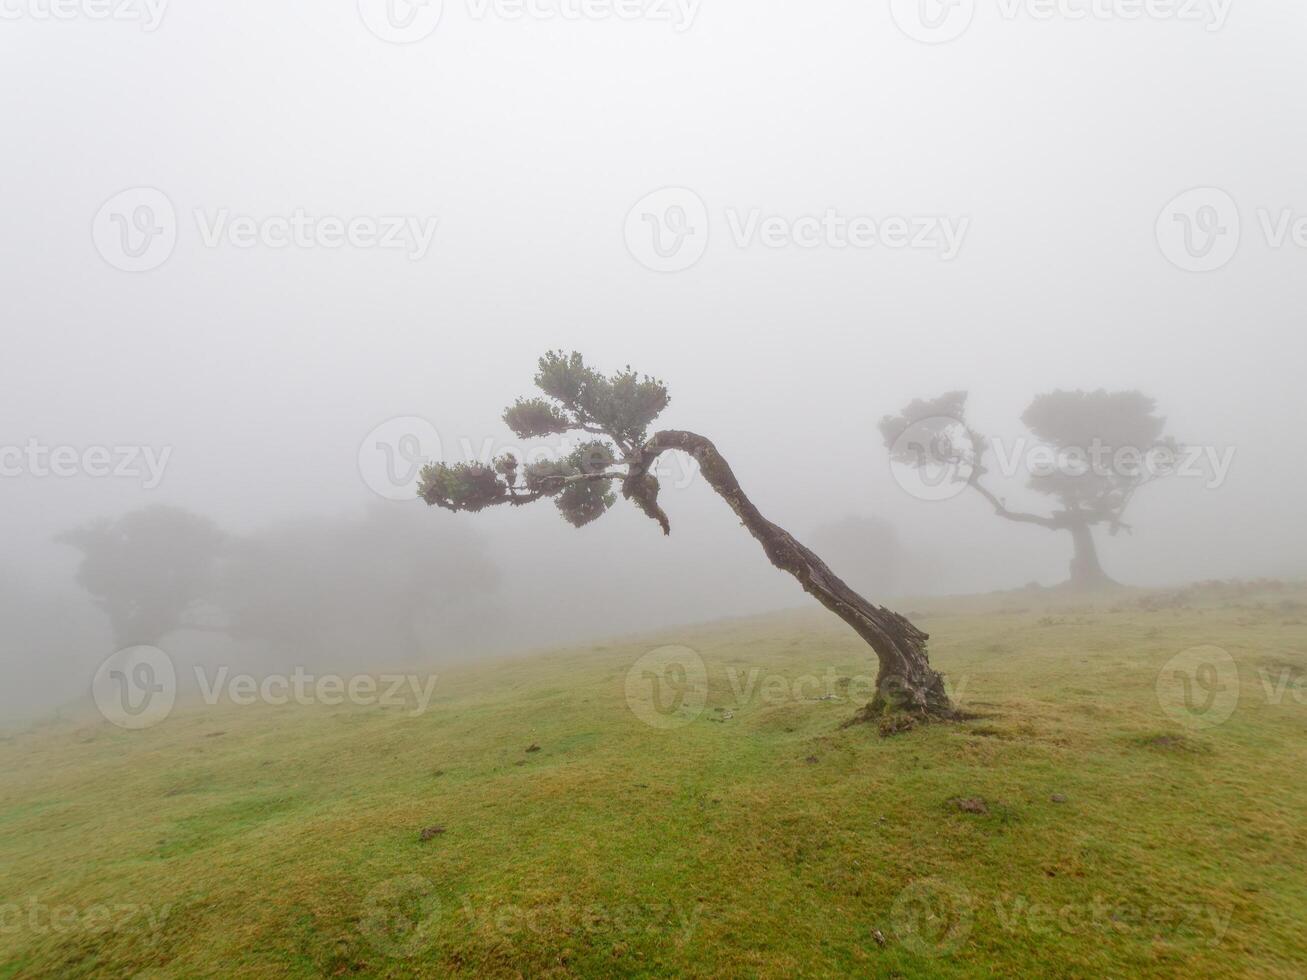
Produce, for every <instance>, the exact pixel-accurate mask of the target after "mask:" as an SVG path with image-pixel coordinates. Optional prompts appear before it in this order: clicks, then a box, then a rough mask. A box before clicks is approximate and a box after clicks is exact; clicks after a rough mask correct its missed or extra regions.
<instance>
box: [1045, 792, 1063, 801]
mask: <svg viewBox="0 0 1307 980" xmlns="http://www.w3.org/2000/svg"><path fill="white" fill-rule="evenodd" d="M1049 799H1050V800H1052V801H1053V802H1054V803H1065V802H1066V797H1065V796H1063V795H1062V794H1061V793H1054V794H1053V795H1052V796H1050V797H1049Z"/></svg>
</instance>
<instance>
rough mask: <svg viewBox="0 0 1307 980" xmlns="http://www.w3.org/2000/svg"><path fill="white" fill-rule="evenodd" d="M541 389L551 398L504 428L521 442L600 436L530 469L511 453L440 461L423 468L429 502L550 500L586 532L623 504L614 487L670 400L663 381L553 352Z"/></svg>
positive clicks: (470, 504)
mask: <svg viewBox="0 0 1307 980" xmlns="http://www.w3.org/2000/svg"><path fill="white" fill-rule="evenodd" d="M535 384H536V387H538V388H539V389H540V390H541V391H542V392H543V393H544V395H545V396H546V397H543V398H541V397H532V398H519V399H517V401H515V402H514V403H513V404H512V405H511V406H509V408H508V409H507V410H506V411H505V412H504V422H505V424H507V426H508V427H509V429H511V430H512V432H513V434H514V435H516V436H518V437H519V438H521V439H538V438H542V437H546V436H551V435H565V434H567V433H569V432H585V433H589V434H591V435H592V436H594V438H592V439H590V440H588V441H586V442H584V443H582V444H581V445H579V446H578V447H577V448H576V449H575V450H573V451H572V452H571V453H569V454H568V455H567V456H566V457H565V458H563V459H559V460H548V461H541V462H534V463H529V464H527V465H525V466H523V465H522V464H521V463H520V462H519V460H518V459H517V458H516V457H515V456H514V455H513V454H511V453H507V454H505V455H503V456H500V457H498V458H497V459H495V460H494V462H493V463H492V464H491V465H489V466H485V465H481V464H477V463H444V462H436V463H431V464H428V465H427V466H426V467H424V468H423V470H422V473H421V476H420V479H419V485H418V493H419V495H420V496H421V498H422V499H423V500H424V501H426V502H427V503H428V504H430V505H432V506H436V507H443V508H445V509H447V510H454V511H469V512H476V511H479V510H484V509H485V508H486V507H491V506H495V505H498V504H505V503H508V504H526V503H532V502H534V501H536V500H539V499H541V498H544V497H550V498H552V499H553V500H554V503H555V505H556V506H557V507H558V510H559V513H561V514H562V515H563V518H564V519H565V520H566V521H568V523H570V524H572V525H573V526H575V527H582V526H584V525H586V524H589V523H590V522H591V521H594V520H596V519H597V518H599V517H601V516H603V514H605V513H606V512H607V511H608V508H609V507H611V506H612V505H613V504H614V503H615V502H616V499H617V497H616V494H614V492H613V489H612V484H613V483H614V482H615V481H618V480H621V479H623V478H624V477H625V475H626V473H625V471H624V470H622V469H620V468H618V469H614V467H625V466H628V465H629V463H630V460H631V457H632V456H633V455H634V454H635V453H636V452H637V451H638V449H639V448H640V446H641V445H643V443H644V442H645V440H646V439H647V438H648V435H649V426H650V425H651V424H652V423H653V421H654V419H656V418H657V417H658V415H659V414H661V412H662V411H663V409H665V408H666V407H667V405H668V402H669V401H670V396H669V395H668V393H667V387H666V385H664V384H663V383H662V382H661V381H658V380H657V379H654V378H650V377H648V376H647V375H640V374H637V373H636V372H635V371H633V370H632V369H631V368H630V367H629V366H628V367H626V368H624V369H623V370H621V371H618V372H616V373H615V374H612V375H604V374H602V373H600V372H599V371H597V370H595V369H594V368H592V367H589V366H588V365H587V364H586V363H585V360H584V359H583V358H582V357H581V355H580V354H578V353H576V352H572V353H571V354H565V353H563V352H562V351H550V352H549V353H547V354H545V355H544V356H543V357H541V358H540V361H539V364H538V369H537V372H536V377H535Z"/></svg>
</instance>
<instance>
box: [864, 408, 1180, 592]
mask: <svg viewBox="0 0 1307 980" xmlns="http://www.w3.org/2000/svg"><path fill="white" fill-rule="evenodd" d="M966 402H967V393H966V392H965V391H951V392H948V393H946V394H944V395H941V396H940V397H938V398H935V399H933V400H929V401H924V400H921V399H918V400H916V401H913V402H912V403H911V404H910V405H908V406H907V407H906V408H905V409H904V410H903V412H902V413H901V414H899V415H890V416H886V417H885V418H884V419H882V420H881V423H880V431H881V435H882V436H884V438H885V445H886V446H887V447H888V448H889V450H890V457H891V458H892V459H893V460H895V461H896V462H899V463H902V464H905V465H908V466H914V467H917V468H919V469H926V468H928V467H931V468H936V469H937V470H942V471H943V472H946V473H947V474H948V479H951V480H954V481H957V482H959V483H965V484H966V487H967V488H970V489H972V490H974V491H975V492H976V493H978V494H980V495H981V496H982V497H983V498H984V499H985V500H986V501H988V503H989V504H990V505H991V506H992V507H993V508H994V512H995V513H996V514H997V515H998V516H999V517H1002V518H1004V519H1005V520H1009V521H1016V522H1018V523H1021V524H1033V525H1036V526H1038V527H1043V528H1047V529H1049V530H1050V531H1066V532H1068V533H1069V534H1070V535H1071V540H1072V543H1073V546H1074V549H1075V551H1074V554H1073V557H1072V559H1071V568H1070V580H1069V582H1068V585H1070V586H1072V587H1074V588H1083V589H1091V588H1097V587H1101V586H1104V585H1110V584H1113V583H1112V580H1111V579H1110V578H1109V577H1108V575H1107V573H1106V572H1104V571H1103V566H1102V565H1101V564H1100V562H1099V560H1098V548H1097V546H1096V545H1095V543H1094V534H1093V529H1094V528H1095V527H1096V526H1098V525H1105V526H1106V527H1107V529H1108V532H1109V533H1111V534H1113V535H1115V534H1117V533H1118V532H1120V531H1122V530H1125V531H1130V530H1131V528H1130V525H1128V524H1126V523H1125V521H1124V520H1123V516H1124V514H1125V511H1126V508H1127V507H1129V505H1130V502H1131V501H1132V500H1133V499H1134V496H1135V494H1136V493H1138V492H1139V490H1140V488H1142V487H1144V486H1145V485H1147V484H1148V483H1151V482H1153V481H1155V480H1157V479H1160V478H1161V477H1163V476H1168V475H1170V473H1171V472H1173V470H1174V463H1175V457H1176V455H1177V454H1178V453H1179V451H1180V447H1179V445H1178V444H1177V443H1176V441H1175V440H1174V439H1173V438H1171V437H1169V436H1164V435H1163V434H1162V433H1163V429H1164V428H1165V426H1166V419H1165V418H1163V417H1160V416H1158V415H1157V414H1156V402H1155V401H1154V400H1153V399H1152V398H1149V397H1147V396H1146V395H1144V394H1142V393H1141V392H1138V391H1112V392H1109V391H1104V390H1102V389H1099V390H1097V391H1052V392H1049V393H1047V394H1043V395H1039V396H1037V397H1036V398H1035V399H1034V400H1033V401H1032V402H1031V403H1030V405H1029V407H1028V408H1027V409H1026V410H1025V412H1024V413H1023V414H1022V416H1021V421H1022V422H1024V423H1025V425H1026V427H1027V428H1028V429H1029V430H1030V431H1031V433H1033V435H1034V436H1035V439H1036V440H1037V444H1036V446H1035V447H1033V448H1031V447H1023V446H1022V445H1021V444H1020V443H1018V444H1015V445H1013V446H1011V447H1008V451H1009V453H1011V454H1012V455H1011V457H1010V459H1011V460H1012V461H1013V462H1016V463H1019V464H1021V465H1024V466H1025V467H1026V468H1027V470H1028V472H1029V481H1028V483H1027V486H1029V487H1030V489H1032V490H1034V491H1036V492H1037V493H1040V494H1043V495H1045V496H1048V497H1052V498H1053V499H1054V500H1056V501H1057V503H1058V507H1057V508H1056V509H1053V510H1052V511H1051V512H1050V513H1048V514H1046V515H1045V514H1031V513H1026V512H1023V511H1016V510H1012V509H1010V508H1009V507H1008V506H1007V503H1006V502H1005V501H1004V500H1003V498H1001V497H999V496H998V495H997V494H995V493H994V492H993V490H992V489H991V488H990V487H988V486H986V485H985V478H986V476H988V475H989V473H990V472H991V470H990V465H989V459H990V449H991V448H992V447H991V442H990V440H989V439H987V438H986V437H985V436H983V435H981V434H980V433H978V432H976V431H975V430H974V429H972V428H971V427H970V426H968V425H967V422H966V417H965V409H966Z"/></svg>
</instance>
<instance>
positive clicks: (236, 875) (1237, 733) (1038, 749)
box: [0, 589, 1307, 977]
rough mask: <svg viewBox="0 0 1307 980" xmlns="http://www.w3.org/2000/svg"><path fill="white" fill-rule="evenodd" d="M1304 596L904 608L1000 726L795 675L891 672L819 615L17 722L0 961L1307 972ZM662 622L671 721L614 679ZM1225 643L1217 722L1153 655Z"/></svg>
mask: <svg viewBox="0 0 1307 980" xmlns="http://www.w3.org/2000/svg"><path fill="white" fill-rule="evenodd" d="M1304 598H1305V596H1304V593H1303V592H1302V591H1300V590H1296V589H1287V590H1286V589H1280V590H1276V591H1272V592H1265V593H1259V592H1256V591H1251V590H1232V591H1231V590H1227V591H1222V590H1208V591H1207V592H1202V591H1199V592H1197V593H1190V594H1185V595H1183V596H1181V597H1179V598H1178V599H1176V598H1172V597H1167V596H1162V597H1145V598H1144V599H1142V600H1141V599H1140V598H1138V597H1135V596H1132V595H1129V594H1126V595H1121V596H1116V597H1109V598H1104V599H1101V600H1098V601H1096V602H1092V601H1088V600H1084V601H1078V600H1077V601H1073V600H1071V599H1060V600H1059V599H1058V598H1057V597H1056V596H1052V597H1050V596H1048V595H1041V594H1038V593H1031V594H1009V595H1006V596H1001V597H991V598H988V599H970V600H965V601H964V600H957V601H951V602H950V601H943V600H940V601H935V602H932V603H925V602H922V603H917V604H912V605H909V606H906V607H904V611H905V612H909V613H910V614H912V615H913V618H914V619H915V620H916V621H918V622H919V623H920V624H921V625H922V626H923V628H925V629H927V630H928V631H929V632H930V633H931V634H932V642H931V656H932V662H933V663H934V665H935V666H936V667H937V668H939V669H940V670H942V671H944V672H945V673H946V674H947V676H948V679H949V682H950V687H951V689H952V690H953V692H954V694H955V695H956V697H957V700H958V702H959V703H960V705H961V706H962V707H963V708H964V709H966V710H968V711H971V712H974V713H976V714H978V715H981V716H982V717H979V718H976V719H974V720H971V721H967V722H962V723H956V724H942V725H928V726H924V727H917V728H914V729H912V730H910V731H907V732H904V733H901V734H898V735H895V736H893V737H889V738H883V737H880V735H879V734H878V733H877V732H876V731H875V730H874V728H872V727H871V726H857V727H853V728H847V729H841V727H840V724H841V722H842V721H844V720H845V719H847V718H848V717H849V716H850V715H851V714H852V713H853V711H854V710H855V709H856V707H857V704H855V703H852V702H851V701H850V700H848V699H847V698H842V696H841V695H840V692H841V691H844V690H845V685H844V684H843V682H842V681H838V680H837V682H836V692H835V693H836V695H837V696H836V697H835V698H828V699H821V698H822V696H823V695H824V694H826V693H829V692H828V691H827V690H826V688H825V687H824V686H823V685H824V683H825V682H824V681H823V682H822V683H821V684H818V685H814V683H813V681H812V680H811V679H809V680H802V679H803V678H805V677H807V678H816V679H817V680H819V681H820V680H821V679H822V678H824V677H830V676H834V677H836V678H846V677H854V676H856V675H866V674H867V673H869V672H870V671H871V670H872V665H871V663H870V661H869V657H868V654H867V651H866V650H865V648H863V647H862V646H861V644H860V642H859V641H858V639H857V638H856V636H854V635H853V634H852V633H851V632H849V631H847V630H846V629H844V628H843V627H842V625H841V624H840V623H838V622H837V621H835V620H834V619H832V618H830V617H829V616H826V615H824V614H822V613H821V612H819V611H814V612H811V613H809V612H803V613H794V614H784V615H777V616H771V617H764V618H759V619H752V620H740V621H733V622H728V623H719V624H714V625H710V626H704V627H698V628H693V629H676V630H669V631H668V632H667V633H666V634H664V635H661V636H657V637H646V638H639V639H634V640H627V641H622V642H619V643H612V644H609V645H606V646H597V647H593V648H587V649H581V650H571V651H561V652H554V653H549V654H544V655H541V656H538V657H532V658H528V659H521V660H514V661H505V662H497V663H492V664H481V665H476V666H466V667H458V668H451V669H438V670H437V673H438V674H439V682H438V685H437V689H436V690H437V694H436V697H435V699H434V700H433V702H432V703H431V705H430V707H429V709H428V710H427V711H426V712H425V713H423V714H421V715H420V716H417V717H412V716H411V714H410V712H409V711H408V710H406V709H400V708H377V707H373V708H363V707H347V706H341V707H323V706H290V707H271V706H266V705H263V706H256V707H234V706H218V707H212V708H210V707H200V708H191V707H186V708H179V710H178V711H176V712H175V713H174V714H173V716H172V717H170V718H168V719H167V720H166V721H165V722H163V723H162V724H160V725H158V726H157V727H155V728H151V729H149V730H147V731H143V732H126V731H121V730H119V729H116V728H114V727H112V726H110V725H108V724H107V723H105V722H103V721H99V722H92V721H89V720H86V719H81V720H71V719H68V718H67V717H65V720H60V721H54V722H51V723H48V724H45V725H42V726H38V727H36V728H32V729H29V730H26V731H22V732H17V733H13V734H11V735H9V736H6V737H4V738H3V740H0V977H18V976H24V977H25V976H44V975H48V976H61V977H78V976H134V975H143V976H161V977H162V976H176V977H199V976H233V975H242V976H280V975H292V976H321V975H351V974H353V975H363V976H394V977H404V976H430V975H442V974H446V973H452V974H466V975H469V976H473V975H474V976H486V975H491V976H515V975H526V976H540V975H555V974H556V975H563V974H580V975H628V974H645V975H667V976H672V975H685V974H689V975H701V976H709V975H712V976H775V977H781V976H786V977H788V976H834V975H842V974H857V975H863V976H885V977H890V976H902V977H951V976H958V977H962V976H1032V975H1039V976H1050V977H1063V976H1065V977H1105V976H1181V975H1183V976H1205V977H1219V976H1250V977H1251V976H1257V977H1300V976H1303V975H1304V973H1307V935H1305V932H1307V930H1305V927H1304V923H1307V816H1304V814H1307V785H1305V784H1307V778H1305V776H1304V774H1305V773H1307V705H1304V704H1303V703H1302V701H1303V700H1307V699H1304V694H1303V692H1304V689H1305V688H1307V681H1304V672H1305V671H1307V626H1304V625H1303V622H1302V618H1305V617H1302V614H1301V612H1300V610H1301V608H1302V605H1303V600H1304ZM660 644H683V645H686V646H688V647H691V648H693V649H694V650H695V651H697V653H698V654H699V655H700V656H702V658H703V661H704V662H705V664H706V667H707V681H708V683H707V700H706V703H704V704H703V706H702V711H697V710H694V708H695V707H696V706H695V705H690V706H689V707H686V706H682V708H681V711H680V713H679V714H675V715H669V716H667V717H668V718H669V719H671V720H672V721H673V722H675V723H683V724H679V727H654V726H650V725H648V724H646V723H644V722H643V721H641V720H640V718H639V717H637V714H636V712H634V711H632V710H631V708H630V707H629V705H628V699H627V677H628V672H629V671H630V669H631V667H632V665H633V664H634V663H635V662H636V661H637V660H638V659H639V658H640V657H641V656H643V655H644V654H645V653H646V652H647V651H649V650H650V649H651V648H654V647H657V646H659V645H660ZM1206 644H1214V645H1216V646H1218V647H1220V648H1223V649H1224V650H1226V651H1228V652H1229V653H1230V655H1231V656H1232V657H1233V658H1234V661H1235V663H1236V664H1237V666H1238V675H1239V682H1240V689H1239V695H1240V697H1239V702H1238V705H1237V707H1236V708H1235V710H1234V711H1233V714H1232V715H1231V716H1230V717H1229V719H1228V720H1227V721H1225V722H1224V723H1222V724H1219V725H1214V726H1212V727H1206V728H1202V727H1196V726H1194V725H1192V724H1187V723H1186V722H1185V720H1184V719H1183V718H1177V717H1176V716H1174V715H1172V714H1168V713H1167V712H1166V711H1164V710H1163V708H1162V705H1161V702H1160V701H1159V696H1158V678H1159V674H1161V675H1162V676H1163V687H1164V688H1165V687H1166V685H1168V684H1170V683H1171V682H1172V681H1171V680H1169V679H1167V675H1166V674H1164V673H1163V671H1162V669H1163V667H1164V665H1166V664H1167V663H1168V661H1170V660H1171V658H1173V657H1174V656H1175V655H1176V654H1177V653H1179V652H1181V651H1183V650H1186V649H1188V648H1192V647H1196V646H1200V645H1206ZM751 678H753V680H752V681H751ZM1285 678H1287V679H1288V682H1287V686H1284V687H1279V688H1278V690H1279V693H1280V696H1279V697H1278V698H1277V697H1276V690H1277V685H1278V684H1279V683H1280V681H1281V680H1283V679H1285ZM1268 681H1269V686H1268ZM796 682H800V683H798V684H797V685H796ZM1299 685H1301V686H1299ZM532 745H538V746H539V750H538V751H533V752H527V751H525V750H526V749H527V748H528V747H529V746H532ZM977 801H979V802H978V803H977ZM430 826H440V827H442V828H444V832H443V833H440V834H436V835H434V836H432V837H431V839H429V840H427V841H425V842H424V841H422V840H420V839H419V834H420V831H421V830H422V829H423V828H425V827H430ZM101 909H104V910H107V911H104V912H102V911H100V910H101ZM106 916H107V918H106Z"/></svg>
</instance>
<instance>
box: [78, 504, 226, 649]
mask: <svg viewBox="0 0 1307 980" xmlns="http://www.w3.org/2000/svg"><path fill="white" fill-rule="evenodd" d="M56 540H57V541H59V542H60V543H63V544H68V545H71V546H73V547H74V548H76V549H77V550H79V551H80V552H81V553H82V561H81V564H80V566H79V567H78V570H77V582H78V584H79V585H81V586H82V588H84V589H85V590H86V591H87V592H88V593H90V595H91V597H92V598H93V599H94V600H95V602H96V604H97V605H99V606H100V608H101V609H103V610H104V611H105V614H106V615H107V616H108V617H109V625H110V627H111V628H112V630H113V636H114V642H115V643H116V644H117V645H118V646H119V647H127V646H137V645H142V644H149V645H153V644H157V643H159V641H161V640H162V639H163V638H164V637H165V636H167V635H168V634H169V633H172V632H174V631H175V630H178V629H183V628H186V627H187V626H188V625H191V624H190V621H189V617H190V616H191V614H192V613H193V612H194V611H195V610H196V608H197V606H198V605H199V604H200V603H203V602H205V601H208V600H209V599H211V597H212V594H213V586H214V576H213V573H214V561H215V560H216V558H217V556H218V553H219V551H220V549H221V548H222V546H223V543H224V541H225V540H226V536H225V535H224V534H223V533H222V531H220V530H219V529H218V527H217V526H216V525H215V524H214V523H213V522H212V521H210V520H208V519H207V518H204V517H200V516H198V515H196V514H192V513H190V512H188V511H185V510H181V509H179V508H177V507H167V506H163V505H156V506H153V507H147V508H144V509H142V510H136V511H132V512H130V513H128V514H124V515H123V516H122V517H120V518H118V519H117V520H103V521H97V522H95V523H92V524H88V525H85V526H83V527H79V528H76V529H74V530H71V531H66V532H64V533H63V534H61V535H59V536H58V537H57V538H56Z"/></svg>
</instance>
